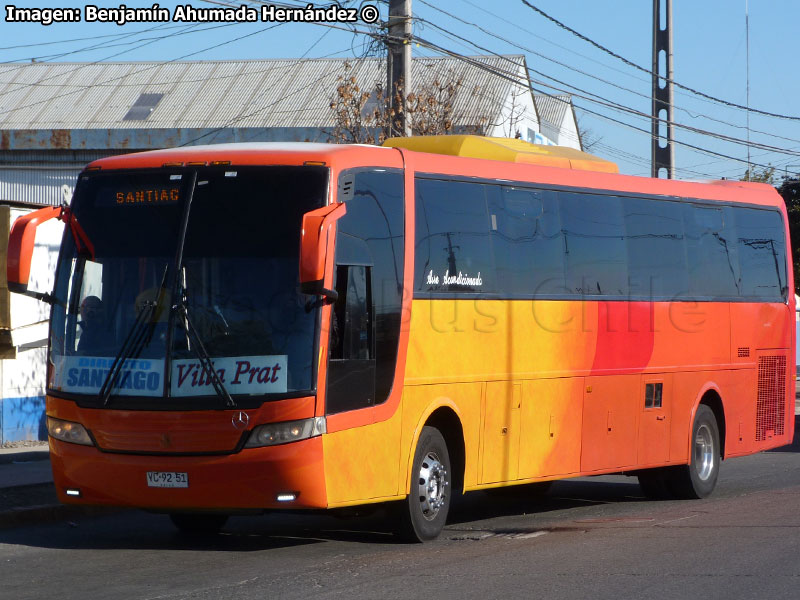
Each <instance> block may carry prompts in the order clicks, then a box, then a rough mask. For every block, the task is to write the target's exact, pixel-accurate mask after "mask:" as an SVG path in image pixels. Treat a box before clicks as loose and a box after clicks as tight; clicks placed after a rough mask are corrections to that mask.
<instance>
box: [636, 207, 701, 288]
mask: <svg viewBox="0 0 800 600" xmlns="http://www.w3.org/2000/svg"><path fill="white" fill-rule="evenodd" d="M623 206H624V210H625V230H626V234H627V242H628V244H627V245H628V273H629V276H630V291H631V296H634V297H645V298H666V299H671V298H676V297H678V296H685V295H686V294H687V293H688V292H689V277H688V273H687V270H686V244H685V240H684V233H683V211H682V205H681V204H678V203H677V202H656V201H653V200H646V199H641V198H624V199H623Z"/></svg>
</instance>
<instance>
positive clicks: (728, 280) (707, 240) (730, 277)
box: [683, 204, 739, 298]
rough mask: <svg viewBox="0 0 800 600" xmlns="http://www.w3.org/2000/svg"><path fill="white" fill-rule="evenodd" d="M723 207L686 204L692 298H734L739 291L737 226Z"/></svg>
mask: <svg viewBox="0 0 800 600" xmlns="http://www.w3.org/2000/svg"><path fill="white" fill-rule="evenodd" d="M729 215H730V211H728V210H725V209H724V208H723V207H719V208H717V207H712V206H700V205H697V204H686V205H684V206H683V219H684V221H683V222H684V229H685V231H686V256H687V257H688V266H689V295H690V296H698V297H705V298H733V297H736V296H738V295H739V291H738V288H737V284H738V280H739V276H738V270H739V265H738V260H737V259H736V248H735V236H734V235H732V233H733V224H732V223H729V222H728V221H730V218H726V217H729Z"/></svg>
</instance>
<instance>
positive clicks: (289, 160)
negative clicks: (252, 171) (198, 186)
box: [87, 136, 783, 207]
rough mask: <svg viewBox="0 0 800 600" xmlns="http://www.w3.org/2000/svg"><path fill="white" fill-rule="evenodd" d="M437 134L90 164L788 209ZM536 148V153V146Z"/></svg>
mask: <svg viewBox="0 0 800 600" xmlns="http://www.w3.org/2000/svg"><path fill="white" fill-rule="evenodd" d="M429 138H430V139H428V140H425V139H421V138H414V137H411V138H401V139H399V140H397V139H391V140H389V141H387V145H386V146H372V145H367V144H322V143H310V142H253V143H233V144H211V145H206V146H189V147H183V148H172V149H165V150H151V151H147V152H139V153H135V154H127V155H120V156H112V157H108V158H103V159H100V160H97V161H94V162H92V163H91V164H90V165H89V166H88V167H87V169H90V170H94V169H98V170H99V169H103V170H106V169H110V170H114V169H142V168H151V169H152V168H159V167H163V166H171V167H174V166H180V165H186V166H192V165H193V164H208V165H225V164H231V165H240V166H244V165H265V164H283V165H304V164H306V165H307V164H320V165H325V164H326V165H328V166H334V167H335V168H337V169H347V168H353V167H359V166H378V167H389V168H402V167H403V166H404V165H405V166H406V167H408V168H410V169H412V170H414V171H415V172H423V173H433V174H435V173H441V174H443V175H449V176H461V177H475V178H482V179H500V180H507V181H521V182H530V183H533V184H541V185H547V186H564V187H574V188H585V189H587V190H591V189H595V190H604V191H612V192H619V193H621V194H648V195H658V196H667V197H674V198H689V199H691V198H698V199H706V200H718V201H723V202H742V203H748V204H755V205H764V206H774V207H783V200H782V198H781V197H780V195H779V194H778V193H777V191H776V190H775V188H773V187H772V186H770V185H767V184H762V183H750V182H743V181H732V180H728V181H714V180H707V181H679V180H674V179H654V178H650V177H638V176H633V175H621V174H619V173H618V172H617V168H616V165H615V164H614V163H611V162H609V161H604V160H603V159H601V158H597V157H594V156H592V155H590V154H586V153H585V152H580V151H577V150H573V149H569V148H561V147H558V146H537V145H534V144H528V143H527V142H523V141H521V140H511V139H503V138H480V137H478V136H429ZM442 138H444V139H442ZM447 138H450V139H447ZM530 146H533V147H534V149H535V151H531V150H530V148H529V147H530ZM423 148H424V149H425V150H424V151H423ZM434 150H435V152H434ZM400 152H402V153H403V156H404V158H403V157H401V156H400ZM565 167H566V168H565Z"/></svg>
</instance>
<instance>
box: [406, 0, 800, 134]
mask: <svg viewBox="0 0 800 600" xmlns="http://www.w3.org/2000/svg"><path fill="white" fill-rule="evenodd" d="M417 1H418V2H421V3H422V4H424V5H426V6H428V7H430V8H432V9H433V10H436V11H438V12H440V13H442V14H444V15H446V16H448V17H450V18H452V19H455V20H457V21H459V22H461V23H463V24H465V25H468V26H471V27H474V28H476V29H478V30H479V31H481V32H483V33H484V34H486V35H488V36H491V37H493V38H495V39H497V40H500V41H502V42H504V43H506V44H509V45H511V46H513V47H514V48H517V49H519V50H522V51H524V52H527V53H529V54H532V55H534V56H538V57H540V58H542V59H544V60H546V61H548V62H551V63H554V64H556V65H559V66H561V67H564V68H565V69H569V70H570V71H573V72H575V73H579V74H581V75H584V76H586V77H589V78H591V79H595V80H597V81H599V82H601V83H604V84H606V85H610V86H612V87H614V88H617V89H619V90H622V91H625V92H629V93H631V94H634V95H636V96H639V97H641V98H644V99H646V100H648V101H650V99H651V97H650V95H648V94H645V93H642V92H639V91H637V90H633V89H631V88H628V87H625V86H622V85H619V84H617V83H614V82H613V81H609V80H607V79H604V78H602V77H599V76H597V75H594V74H592V73H588V72H586V71H583V70H581V69H579V68H577V67H575V66H573V65H568V64H566V63H563V62H561V61H559V60H556V59H554V58H551V57H549V56H547V55H545V54H542V53H541V52H537V51H536V50H533V49H531V48H529V47H527V46H524V45H522V44H519V43H517V42H514V41H511V40H509V39H507V38H505V37H503V36H501V35H498V34H496V33H494V32H492V31H489V30H487V29H485V28H484V27H482V26H481V25H478V24H477V23H474V22H472V21H467V20H465V19H463V18H461V17H459V16H458V15H455V14H452V13H450V12H448V11H446V10H444V9H442V8H439V7H438V6H435V5H433V4H431V3H430V2H427V1H426V0H417ZM464 1H466V0H464ZM470 4H471V3H470ZM417 20H418V21H420V22H423V23H427V24H429V25H431V26H432V27H434V28H436V29H438V30H440V31H441V32H442V33H443V34H445V35H447V36H449V37H454V36H455V34H453V33H452V32H451V31H450V30H447V29H445V28H443V27H440V26H439V25H437V24H436V23H433V22H431V21H428V20H427V19H423V18H418V19H417ZM517 27H518V28H519V29H520V30H522V31H525V30H524V29H522V28H521V27H519V26H517ZM461 39H464V38H461ZM542 75H543V76H546V75H544V74H542ZM675 108H676V109H678V110H680V111H683V112H685V113H686V114H687V115H689V116H690V117H692V118H698V117H703V118H706V119H709V120H711V121H714V122H716V123H719V124H721V125H727V126H729V127H736V128H738V129H744V128H745V127H744V126H742V125H737V124H735V123H730V122H728V121H723V120H722V119H718V118H716V117H712V116H710V115H706V114H703V113H697V114H696V115H693V114H692V113H691V112H690V111H689V110H688V109H686V108H682V107H679V106H676V107H675ZM749 131H753V132H755V133H760V134H763V135H768V136H770V137H773V138H777V139H781V140H785V141H787V142H796V143H798V144H800V140H799V139H796V138H789V137H785V136H781V135H778V134H774V133H770V132H767V131H760V130H758V129H749Z"/></svg>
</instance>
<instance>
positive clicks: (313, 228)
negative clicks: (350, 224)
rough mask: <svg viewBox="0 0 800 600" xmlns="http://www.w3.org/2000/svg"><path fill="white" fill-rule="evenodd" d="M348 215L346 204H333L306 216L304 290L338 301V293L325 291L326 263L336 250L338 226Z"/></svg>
mask: <svg viewBox="0 0 800 600" xmlns="http://www.w3.org/2000/svg"><path fill="white" fill-rule="evenodd" d="M346 213H347V207H346V206H345V205H344V204H329V205H328V206H324V207H322V208H318V209H316V210H312V211H309V212H307V213H306V214H304V215H303V231H302V233H301V236H300V291H301V292H303V293H304V294H310V295H315V296H324V297H325V299H326V300H329V301H331V302H335V301H336V298H337V297H338V294H337V293H336V292H335V291H334V290H329V289H327V288H325V285H324V283H325V261H326V259H327V257H328V248H329V247H332V244H333V237H332V236H331V232H332V230H333V225H334V223H335V222H336V221H337V220H338V219H340V218H341V217H343V216H344V215H345V214H346Z"/></svg>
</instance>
